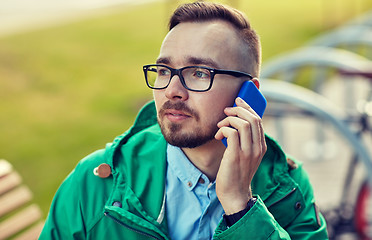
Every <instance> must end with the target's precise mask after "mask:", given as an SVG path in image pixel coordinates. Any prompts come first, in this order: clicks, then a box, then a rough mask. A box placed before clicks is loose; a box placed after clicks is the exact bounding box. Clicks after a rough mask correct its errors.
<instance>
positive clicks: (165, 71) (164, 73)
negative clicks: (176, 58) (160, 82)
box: [158, 68, 170, 76]
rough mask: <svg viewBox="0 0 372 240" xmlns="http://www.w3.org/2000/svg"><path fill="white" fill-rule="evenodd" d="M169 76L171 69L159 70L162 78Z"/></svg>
mask: <svg viewBox="0 0 372 240" xmlns="http://www.w3.org/2000/svg"><path fill="white" fill-rule="evenodd" d="M169 74H170V71H169V69H166V68H160V69H158V75H160V76H166V75H169Z"/></svg>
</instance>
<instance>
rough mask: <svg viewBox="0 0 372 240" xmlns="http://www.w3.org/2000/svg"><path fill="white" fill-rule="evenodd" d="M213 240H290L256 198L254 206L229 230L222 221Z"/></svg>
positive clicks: (259, 199)
mask: <svg viewBox="0 0 372 240" xmlns="http://www.w3.org/2000/svg"><path fill="white" fill-rule="evenodd" d="M213 239H221V240H222V239H290V237H289V235H288V233H287V232H286V231H285V230H284V229H283V228H282V227H281V226H280V225H279V224H278V222H277V221H276V220H275V218H274V217H273V215H271V213H270V212H269V211H268V210H267V208H266V206H265V204H264V203H263V201H262V200H261V198H260V197H259V196H257V201H256V203H255V204H254V206H253V207H252V208H251V209H250V210H249V211H248V212H247V213H246V214H245V215H244V216H243V217H242V218H241V219H240V220H239V221H238V222H236V223H235V224H234V225H232V226H231V227H230V228H228V227H227V225H226V223H225V221H224V220H222V221H221V222H220V224H219V226H218V227H217V230H216V231H215V234H214V236H213Z"/></svg>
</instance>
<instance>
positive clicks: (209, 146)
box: [182, 140, 225, 181]
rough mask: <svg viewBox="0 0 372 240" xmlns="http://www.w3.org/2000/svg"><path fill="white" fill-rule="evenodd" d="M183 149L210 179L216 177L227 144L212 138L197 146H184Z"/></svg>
mask: <svg viewBox="0 0 372 240" xmlns="http://www.w3.org/2000/svg"><path fill="white" fill-rule="evenodd" d="M182 151H183V152H184V153H185V155H186V156H187V157H188V159H189V160H190V161H191V162H192V164H194V165H195V167H197V168H198V169H199V170H200V171H201V172H203V173H204V174H205V175H206V176H207V177H208V178H209V180H210V181H214V180H215V179H216V176H217V172H218V169H219V167H220V163H221V159H222V156H223V154H224V152H225V146H224V145H223V144H222V142H221V141H218V140H211V141H209V142H208V143H206V144H204V145H202V146H199V147H196V148H182Z"/></svg>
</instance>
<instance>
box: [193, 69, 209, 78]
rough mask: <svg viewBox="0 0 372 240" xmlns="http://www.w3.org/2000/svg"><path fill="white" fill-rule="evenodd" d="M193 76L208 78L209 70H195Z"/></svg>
mask: <svg viewBox="0 0 372 240" xmlns="http://www.w3.org/2000/svg"><path fill="white" fill-rule="evenodd" d="M194 76H195V77H197V78H209V72H208V71H207V70H195V72H194Z"/></svg>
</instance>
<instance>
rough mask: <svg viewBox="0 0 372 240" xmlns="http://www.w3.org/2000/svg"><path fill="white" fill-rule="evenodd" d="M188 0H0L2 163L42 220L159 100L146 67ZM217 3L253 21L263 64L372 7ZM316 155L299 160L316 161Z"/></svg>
mask: <svg viewBox="0 0 372 240" xmlns="http://www.w3.org/2000/svg"><path fill="white" fill-rule="evenodd" d="M184 2H188V1H175V0H174V1H172V0H147V1H146V0H141V1H139V0H132V1H131V0H74V1H73V0H68V1H67V0H65V1H60V0H48V1H47V0H33V1H26V0H0V134H1V137H0V159H6V160H7V161H8V162H10V163H11V164H12V165H13V167H14V169H16V171H18V172H19V173H20V175H21V176H22V178H23V181H24V183H25V184H26V185H27V186H28V187H29V188H30V189H31V191H32V192H33V194H34V200H33V201H34V202H35V203H37V204H38V205H39V206H40V208H41V209H42V212H43V217H46V214H47V212H48V209H49V206H50V203H51V201H52V198H53V195H54V193H55V191H56V190H57V188H58V186H59V185H60V183H61V182H62V181H63V179H64V178H65V177H66V176H67V175H68V174H69V172H70V171H71V170H72V169H73V168H74V167H75V165H76V164H77V162H78V161H79V160H80V159H81V158H83V157H85V156H86V155H88V154H89V153H91V152H93V151H95V150H97V149H100V148H104V147H105V144H106V143H108V142H111V141H112V140H113V139H114V138H115V136H117V135H120V134H121V133H123V132H124V131H125V130H126V129H128V128H129V127H130V126H131V124H132V123H133V120H134V118H135V116H136V114H137V112H138V110H139V109H140V107H141V106H142V105H143V104H144V103H145V102H147V101H149V100H150V99H151V98H152V92H151V91H150V90H149V89H148V88H147V87H146V86H145V81H144V79H143V76H142V75H143V73H142V65H144V64H149V63H153V62H154V61H155V59H156V57H157V54H158V51H159V47H160V44H161V42H162V40H163V37H164V36H165V34H166V33H167V26H166V25H167V20H168V18H169V16H170V14H171V13H172V11H173V10H174V9H175V8H176V7H177V6H178V5H179V4H181V3H184ZM217 2H222V3H226V4H229V5H231V6H234V7H237V8H238V9H240V10H242V11H243V12H245V13H246V14H247V16H248V18H249V19H250V21H251V24H252V26H253V27H254V28H255V29H256V30H257V32H258V34H259V35H260V37H261V41H262V49H263V52H262V53H263V63H264V65H265V63H266V62H269V61H270V60H271V59H273V58H275V57H276V56H280V55H281V54H283V53H286V52H290V51H292V50H295V49H298V48H301V47H303V46H305V45H307V44H308V43H309V42H311V41H312V40H313V39H315V38H317V37H318V36H321V35H322V34H326V33H328V32H330V31H332V30H334V29H337V28H338V27H340V26H342V25H344V24H346V23H348V22H350V21H352V20H353V19H357V18H358V17H359V16H362V15H364V14H366V13H368V12H371V10H372V1H370V0H343V1H339V0H327V1H325V0H312V1H310V0H308V1H296V0H281V1H275V0H266V1H262V0H261V1H260V0H248V1H243V0H230V1H228V0H226V1H217ZM300 85H303V86H306V87H308V85H306V83H305V84H300ZM264 86H265V85H264V84H263V87H264ZM270 124H271V123H270V122H269V120H268V129H267V132H268V133H269V134H271V132H272V135H274V136H275V135H276V132H275V130H272V128H273V127H271V125H270ZM300 129H301V127H300ZM305 137H306V135H305ZM284 148H285V147H284ZM330 148H331V149H333V151H334V152H339V151H340V150H339V148H338V147H337V146H333V145H332V146H331V147H330ZM285 149H286V148H285ZM312 149H313V148H311V146H310V145H309V147H307V150H305V153H300V152H296V151H293V154H294V155H295V157H296V158H299V159H300V160H302V159H301V158H302V155H301V154H305V155H306V154H307V155H306V156H305V157H308V158H310V159H311V158H312V156H311V152H312V151H313V150H312ZM306 151H307V153H306ZM309 152H310V154H309ZM291 153H292V152H291ZM333 156H334V155H333ZM313 158H314V157H313ZM315 158H316V157H315ZM310 162H311V163H310V164H308V165H311V164H313V163H314V161H311V160H310ZM316 164H318V163H316ZM305 165H306V164H305ZM332 166H333V167H334V165H332ZM333 167H331V168H333ZM309 168H311V166H310V167H309ZM329 170H332V169H329ZM313 171H317V170H316V168H315V167H314V170H313ZM324 174H327V173H324ZM315 176H316V175H315ZM311 178H312V180H313V181H316V178H317V177H312V176H311ZM324 181H325V180H323V179H322V181H320V183H319V184H318V185H322V184H323V183H324ZM315 191H316V192H317V191H318V190H317V189H315ZM317 194H318V195H319V197H318V198H321V199H322V200H323V202H325V203H324V204H329V202H331V203H332V201H333V200H331V201H329V199H326V198H327V197H326V196H325V195H324V194H320V193H317ZM326 194H327V193H326ZM328 196H329V195H328ZM330 197H331V196H330ZM327 200H328V201H327Z"/></svg>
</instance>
